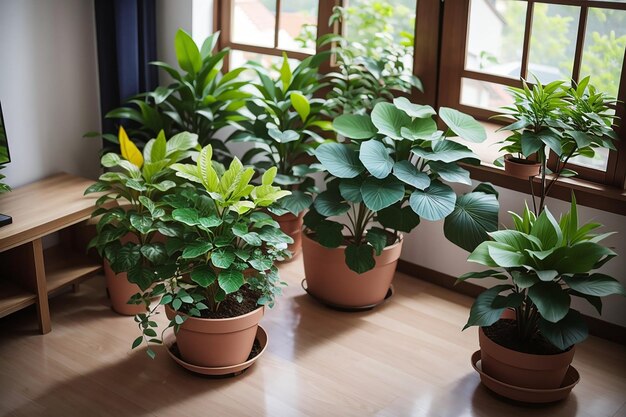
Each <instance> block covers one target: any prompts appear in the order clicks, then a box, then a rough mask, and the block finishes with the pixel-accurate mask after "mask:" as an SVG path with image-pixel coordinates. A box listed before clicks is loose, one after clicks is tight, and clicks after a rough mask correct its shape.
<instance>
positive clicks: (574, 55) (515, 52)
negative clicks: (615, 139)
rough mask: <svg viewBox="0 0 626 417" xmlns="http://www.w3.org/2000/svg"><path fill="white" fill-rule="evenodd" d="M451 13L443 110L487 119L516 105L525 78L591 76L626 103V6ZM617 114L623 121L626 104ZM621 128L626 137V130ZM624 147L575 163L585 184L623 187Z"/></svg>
mask: <svg viewBox="0 0 626 417" xmlns="http://www.w3.org/2000/svg"><path fill="white" fill-rule="evenodd" d="M444 7H445V13H444V22H443V36H442V44H441V47H442V54H441V56H442V71H441V75H440V87H439V90H440V92H441V93H440V95H439V96H438V105H440V106H441V105H445V106H450V107H456V108H459V109H460V110H462V111H465V112H467V113H469V114H472V115H474V116H476V117H477V118H479V119H483V120H488V119H489V117H491V116H493V115H496V114H498V108H499V107H501V106H502V105H506V104H508V103H510V102H511V98H510V96H509V95H508V93H507V91H506V87H507V86H514V87H520V86H521V79H522V78H523V79H526V80H528V81H530V82H532V81H533V80H534V78H535V77H536V78H537V79H538V80H539V81H540V82H542V83H548V82H551V81H554V80H569V79H573V80H576V81H578V80H580V79H582V78H584V77H586V76H587V75H592V83H593V84H594V85H596V86H597V87H598V88H599V89H601V90H602V91H604V92H606V93H608V94H610V95H613V96H614V97H617V98H618V99H619V100H621V101H622V102H623V101H624V99H626V92H625V90H626V85H625V84H626V82H624V71H623V69H624V51H625V50H626V3H624V2H609V1H595V0H545V1H533V0H460V1H456V2H446V3H445V6H444ZM444 86H445V89H444ZM616 111H617V112H618V116H620V117H621V118H622V119H623V118H624V115H625V114H626V112H625V111H624V104H623V103H620V104H618V106H617V108H616ZM622 124H623V123H622ZM619 129H620V130H619V131H618V134H619V136H620V137H624V136H625V135H624V133H625V132H626V126H622V127H620V128H619ZM621 142H623V141H621ZM617 145H618V147H619V149H618V151H611V152H608V151H606V150H605V151H599V152H597V153H596V155H595V157H594V158H593V159H592V158H584V157H578V158H575V159H574V160H572V161H570V163H569V165H571V166H572V168H573V169H574V170H576V171H578V173H579V177H581V178H584V179H589V180H593V181H597V182H601V183H605V184H610V185H616V186H620V187H623V185H624V173H623V172H624V170H626V146H624V144H623V143H618V144H617ZM484 146H485V145H481V147H482V149H481V148H477V149H476V151H477V152H478V153H479V154H482V155H481V156H483V157H485V156H486V155H489V156H493V144H488V145H487V146H490V149H489V150H486V149H485V148H484ZM484 159H485V158H484ZM618 160H619V161H620V163H619V164H618ZM487 162H490V161H487ZM551 163H552V164H555V163H556V158H555V157H554V156H553V157H552V159H551Z"/></svg>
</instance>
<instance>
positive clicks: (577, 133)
mask: <svg viewBox="0 0 626 417" xmlns="http://www.w3.org/2000/svg"><path fill="white" fill-rule="evenodd" d="M589 82H590V77H586V78H584V79H583V80H581V81H580V83H578V84H577V85H574V86H573V87H567V86H566V85H564V83H563V82H562V81H554V82H552V83H549V84H547V85H545V86H543V85H542V84H541V83H540V82H539V81H538V80H537V81H536V84H535V85H534V86H533V87H532V89H531V88H529V87H528V85H527V84H526V82H524V83H523V88H521V89H520V88H513V87H511V88H509V91H510V92H511V94H512V95H513V97H514V100H515V101H514V104H513V106H511V107H504V109H505V110H507V113H506V114H503V115H501V116H499V117H500V118H502V119H503V120H506V121H508V122H511V123H510V124H509V125H507V126H505V127H504V128H503V129H504V130H510V131H512V134H511V136H509V137H508V138H507V139H505V140H504V141H503V143H504V146H503V147H502V148H501V150H503V151H506V152H508V153H509V154H516V155H517V156H518V157H517V159H514V158H512V157H511V156H509V157H506V158H505V161H504V163H505V168H506V169H507V170H509V169H515V168H517V166H516V165H515V164H516V163H518V165H519V163H522V164H525V165H526V166H528V164H529V160H528V159H525V158H529V157H531V156H535V161H534V162H530V163H531V164H532V165H534V166H535V169H534V171H533V172H529V171H525V170H522V172H519V171H516V173H513V174H512V175H515V176H518V177H520V178H524V179H528V178H529V177H531V176H535V175H539V174H540V175H541V177H540V179H541V182H540V190H539V193H538V197H539V203H538V204H537V203H536V202H535V198H534V195H535V193H534V189H533V180H532V179H531V180H530V186H531V191H532V194H533V207H534V211H535V214H539V213H541V211H542V210H543V207H544V206H545V199H546V197H547V196H548V194H549V192H550V190H551V189H552V187H553V186H554V184H555V183H556V181H557V180H558V179H559V178H560V177H571V176H575V175H576V172H575V171H572V170H571V169H568V168H567V167H566V165H567V163H568V162H569V161H570V160H571V159H572V158H574V157H577V156H584V157H589V158H593V157H594V155H595V152H596V150H597V149H602V148H604V149H615V146H614V144H613V141H614V140H616V139H617V136H616V134H615V132H614V131H613V129H612V124H613V121H614V119H615V116H614V115H613V114H612V113H611V111H610V106H611V105H612V104H614V103H615V100H614V99H613V98H611V97H608V96H607V95H606V94H605V93H602V92H599V91H597V90H596V88H595V87H594V86H593V85H591V84H590V83H589ZM547 150H549V151H551V152H552V153H554V154H555V155H556V156H557V164H556V167H554V168H555V169H554V170H553V171H550V170H549V169H548V156H549V155H548V152H547ZM496 163H497V164H500V162H499V161H496ZM550 173H552V174H553V176H552V178H548V177H547V174H550Z"/></svg>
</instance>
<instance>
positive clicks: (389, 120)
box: [372, 102, 411, 140]
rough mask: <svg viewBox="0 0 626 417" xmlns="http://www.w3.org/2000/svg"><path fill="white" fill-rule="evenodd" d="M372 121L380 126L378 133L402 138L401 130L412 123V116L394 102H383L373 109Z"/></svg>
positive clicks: (393, 137) (398, 138)
mask: <svg viewBox="0 0 626 417" xmlns="http://www.w3.org/2000/svg"><path fill="white" fill-rule="evenodd" d="M372 123H374V126H376V127H377V128H378V133H381V134H383V135H385V136H389V137H390V138H391V139H395V140H402V134H401V130H402V128H403V127H408V126H409V125H410V124H411V118H410V117H409V116H407V114H406V113H405V112H403V111H402V110H400V109H398V108H397V107H396V106H394V105H393V104H391V103H384V102H382V103H378V104H376V106H374V110H372Z"/></svg>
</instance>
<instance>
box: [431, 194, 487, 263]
mask: <svg viewBox="0 0 626 417" xmlns="http://www.w3.org/2000/svg"><path fill="white" fill-rule="evenodd" d="M498 210H499V204H498V200H497V199H496V196H494V195H493V194H485V193H476V192H474V193H469V194H465V195H463V196H461V197H459V198H457V200H456V204H455V207H454V211H453V212H452V213H451V214H450V215H449V216H447V217H446V220H445V222H444V224H443V233H444V234H445V236H446V238H447V239H448V240H449V241H450V242H452V243H454V244H455V245H457V246H460V247H461V248H463V249H465V250H466V251H468V252H471V251H473V250H474V249H476V247H477V246H478V245H480V243H481V242H484V241H485V240H487V239H489V236H488V235H487V233H488V232H493V231H495V230H498Z"/></svg>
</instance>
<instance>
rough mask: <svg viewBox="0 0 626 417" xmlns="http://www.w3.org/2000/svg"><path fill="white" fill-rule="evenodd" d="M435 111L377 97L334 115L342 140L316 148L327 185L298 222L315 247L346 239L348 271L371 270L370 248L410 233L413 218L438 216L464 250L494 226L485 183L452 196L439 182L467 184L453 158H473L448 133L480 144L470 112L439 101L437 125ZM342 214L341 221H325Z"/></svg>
mask: <svg viewBox="0 0 626 417" xmlns="http://www.w3.org/2000/svg"><path fill="white" fill-rule="evenodd" d="M435 115H436V113H435V111H434V109H433V108H432V107H430V106H422V105H417V104H412V103H410V102H409V101H408V100H407V99H405V98H397V99H395V100H394V103H393V104H391V103H378V104H377V105H376V106H375V107H374V110H373V111H372V114H371V116H369V115H342V116H339V117H338V118H336V119H335V120H334V122H333V127H334V128H335V130H336V131H337V133H339V134H341V135H343V136H345V137H346V138H349V139H350V141H349V142H344V143H325V144H322V145H321V146H319V147H318V148H317V149H316V151H315V155H316V156H317V158H318V159H319V161H320V162H321V163H322V165H323V166H324V168H325V169H326V170H327V171H328V173H329V176H328V178H329V180H328V187H327V190H326V191H324V192H322V193H320V194H319V195H318V196H317V197H316V198H315V201H314V203H313V208H312V209H311V210H310V211H309V213H307V215H306V216H305V219H304V221H305V225H306V226H307V228H309V229H310V230H311V231H313V232H314V235H313V238H314V239H316V240H317V241H318V242H319V243H320V244H321V245H323V246H326V247H329V248H334V247H339V246H340V245H342V244H344V243H345V244H347V248H346V263H347V265H348V266H349V267H350V269H352V270H353V271H355V272H357V273H362V272H365V271H368V270H370V269H372V268H373V267H374V264H375V261H374V254H377V255H378V254H380V253H381V251H382V250H383V249H384V247H385V246H387V245H389V244H391V243H393V242H395V241H396V240H397V233H398V232H406V233H408V232H410V231H411V230H412V229H413V228H415V227H416V226H417V225H418V224H419V222H420V219H421V218H424V219H426V220H431V221H436V220H442V219H445V222H444V233H445V235H446V237H447V238H448V239H449V240H450V241H451V242H453V243H455V244H457V245H459V246H460V247H462V248H464V249H466V250H470V251H471V250H473V249H474V248H475V247H476V246H478V245H479V244H480V243H481V242H483V241H484V240H485V239H486V238H487V232H491V231H494V230H497V226H498V201H497V197H496V192H495V190H494V189H493V188H492V187H491V186H489V185H487V184H481V185H479V186H478V187H477V188H476V189H475V190H474V191H473V192H471V193H468V194H464V195H461V196H457V195H456V193H455V192H454V190H453V189H452V188H451V187H450V186H449V185H447V184H446V183H445V182H450V183H462V184H468V185H471V180H470V177H469V172H468V171H466V170H465V169H464V168H462V167H461V166H459V165H458V162H470V163H476V162H477V157H476V155H474V154H473V153H472V151H471V150H470V149H469V148H468V147H467V146H465V145H462V144H461V143H459V142H456V141H454V140H453V139H452V138H453V137H454V136H461V137H463V138H464V139H465V140H470V141H472V142H482V141H484V140H485V139H486V133H485V130H484V128H483V127H482V125H480V124H479V123H478V122H476V121H475V120H474V119H473V118H472V117H470V116H468V115H465V114H463V113H460V112H458V111H456V110H453V109H450V108H445V107H443V108H441V109H440V112H439V116H440V118H441V120H443V121H444V122H445V123H446V124H447V126H448V128H447V129H446V131H441V130H437V124H436V123H435V120H433V116H435ZM342 215H345V216H347V218H348V222H347V224H344V223H341V222H338V221H334V220H329V218H332V217H335V216H342ZM376 223H378V224H380V226H382V228H381V227H378V226H377V225H376ZM344 230H345V231H347V233H346V235H345V236H344ZM394 236H395V237H394Z"/></svg>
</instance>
